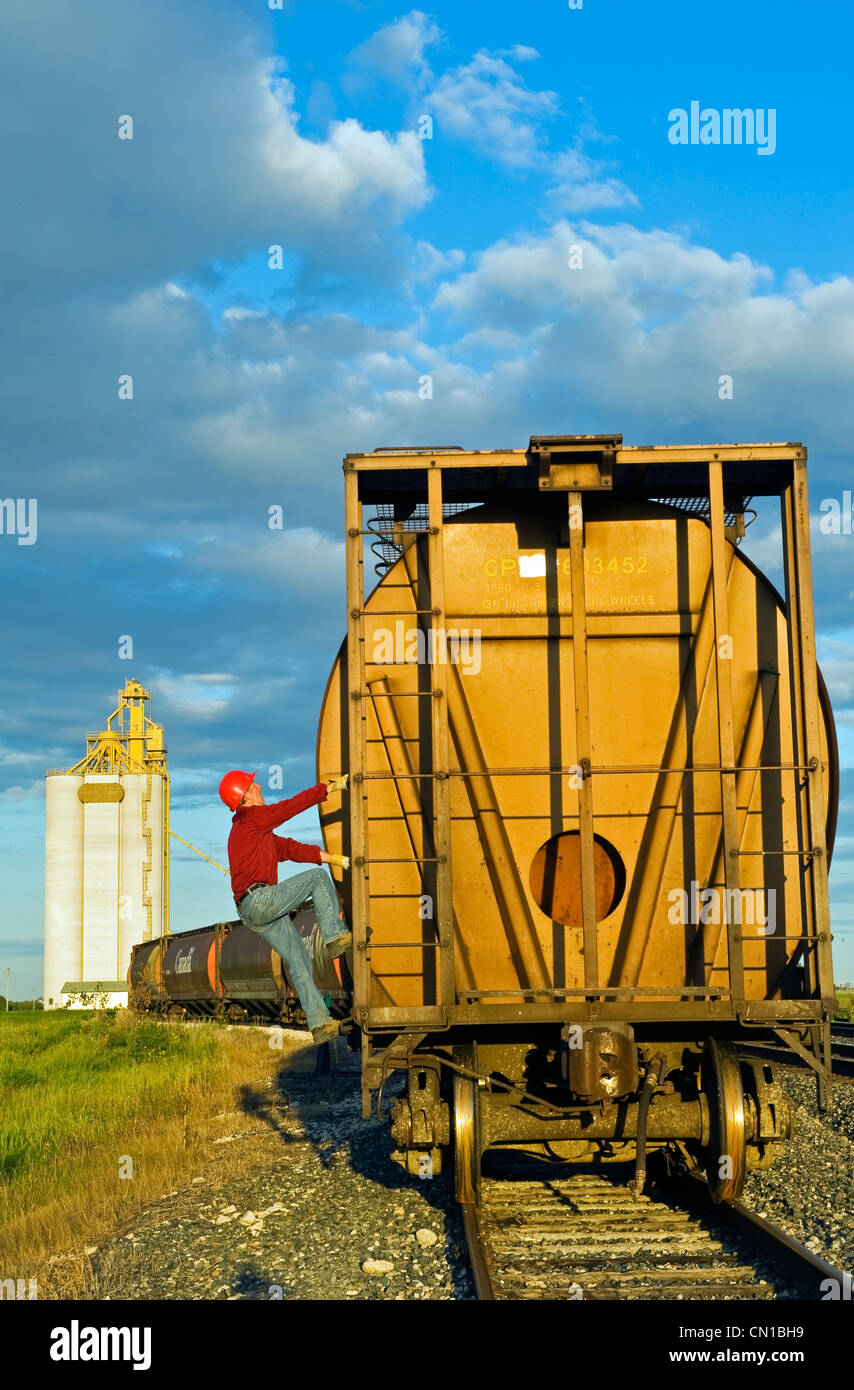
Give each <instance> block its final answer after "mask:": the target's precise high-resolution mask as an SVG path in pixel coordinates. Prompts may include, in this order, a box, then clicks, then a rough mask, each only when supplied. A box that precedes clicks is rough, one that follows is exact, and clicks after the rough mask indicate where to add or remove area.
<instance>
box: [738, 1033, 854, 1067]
mask: <svg viewBox="0 0 854 1390" xmlns="http://www.w3.org/2000/svg"><path fill="white" fill-rule="evenodd" d="M830 1038H831V1066H832V1070H833V1074H834V1076H838V1077H842V1078H843V1079H849V1078H851V1077H854V1024H852V1023H834V1024H833V1025H832V1027H831V1030H830ZM739 1046H740V1048H741V1050H742V1051H743V1052H744V1053H745V1054H746V1055H752V1056H754V1057H766V1058H767V1059H768V1061H769V1062H776V1063H777V1064H778V1065H779V1066H783V1067H790V1068H792V1069H793V1070H795V1071H806V1070H807V1063H806V1062H805V1061H803V1060H802V1059H801V1058H800V1057H799V1056H798V1054H797V1053H796V1052H793V1051H792V1049H791V1048H790V1047H784V1046H783V1045H782V1044H781V1045H780V1046H779V1047H778V1046H776V1045H775V1044H773V1043H749V1042H747V1043H741V1044H739Z"/></svg>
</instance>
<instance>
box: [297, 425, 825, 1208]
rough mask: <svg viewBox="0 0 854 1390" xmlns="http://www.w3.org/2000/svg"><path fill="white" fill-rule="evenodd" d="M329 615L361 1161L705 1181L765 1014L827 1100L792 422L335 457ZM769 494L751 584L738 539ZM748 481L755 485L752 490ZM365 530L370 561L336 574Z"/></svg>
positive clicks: (726, 1180)
mask: <svg viewBox="0 0 854 1390" xmlns="http://www.w3.org/2000/svg"><path fill="white" fill-rule="evenodd" d="M344 475H345V488H346V517H345V526H346V537H345V539H346V575H347V611H348V626H347V636H346V640H345V642H344V644H343V645H342V648H341V650H340V652H339V654H338V657H337V660H336V661H335V664H334V667H333V669H332V672H331V675H330V677H329V681H328V685H327V689H326V694H325V698H324V703H323V709H322V714H321V719H320V727H319V734H318V775H319V777H327V776H331V775H333V774H334V773H335V772H337V771H338V770H340V769H341V768H344V769H346V770H348V771H349V773H350V785H349V790H348V791H347V792H346V793H343V794H341V796H340V797H339V796H335V797H332V798H330V800H329V801H327V802H326V803H324V805H323V806H322V807H321V823H322V827H323V834H324V841H325V844H326V848H327V849H328V850H330V851H333V852H336V851H337V852H343V853H345V854H347V855H349V856H350V868H349V870H348V871H347V872H346V873H344V874H343V875H340V874H339V875H337V877H338V879H339V883H340V888H341V891H342V893H343V898H344V904H345V910H346V913H347V917H348V920H349V921H350V922H351V924H352V928H353V933H354V953H353V955H354V996H353V1018H354V1021H355V1023H356V1024H357V1025H358V1027H359V1030H360V1046H361V1052H362V1087H363V1106H364V1113H365V1115H366V1116H368V1115H369V1114H371V1112H372V1106H373V1102H374V1098H375V1096H376V1099H377V1101H378V1103H379V1102H380V1101H381V1099H382V1096H383V1089H384V1087H385V1084H386V1079H387V1078H388V1077H389V1075H390V1073H392V1072H393V1071H400V1070H402V1071H403V1072H404V1073H405V1085H403V1086H402V1087H399V1088H398V1089H399V1091H400V1093H399V1094H396V1095H395V1096H394V1097H393V1098H392V1101H391V1105H390V1107H389V1113H390V1119H391V1128H392V1133H393V1136H394V1140H395V1143H396V1152H395V1156H396V1157H397V1159H398V1160H399V1161H400V1162H401V1163H402V1164H403V1165H404V1166H405V1167H406V1169H407V1170H408V1171H409V1172H411V1173H413V1174H416V1173H420V1174H423V1173H424V1172H425V1171H430V1170H431V1169H432V1171H433V1172H436V1171H437V1170H438V1168H439V1166H440V1165H441V1163H442V1161H443V1156H444V1157H447V1154H448V1152H449V1150H451V1151H453V1153H454V1155H455V1163H456V1185H457V1194H458V1196H459V1197H460V1199H461V1200H462V1201H473V1200H475V1199H476V1194H477V1191H478V1185H479V1182H480V1172H481V1161H482V1158H483V1156H484V1154H486V1153H487V1152H488V1151H490V1150H492V1149H494V1148H500V1147H502V1146H508V1145H512V1146H521V1147H523V1148H527V1149H530V1150H532V1151H533V1152H535V1153H539V1154H541V1155H543V1156H544V1157H546V1156H547V1157H548V1158H555V1159H561V1160H569V1161H573V1160H577V1161H579V1162H583V1163H591V1162H592V1163H594V1164H598V1163H605V1162H611V1161H620V1160H622V1161H627V1162H630V1163H633V1164H634V1172H635V1176H634V1179H633V1180H634V1182H635V1183H636V1185H639V1186H641V1187H642V1185H643V1182H644V1176H645V1166H646V1156H647V1154H648V1153H650V1152H651V1151H652V1150H656V1149H659V1150H660V1149H666V1150H667V1151H668V1153H669V1155H670V1156H672V1158H673V1159H674V1161H676V1162H677V1163H679V1164H681V1165H683V1166H687V1167H688V1168H689V1169H691V1170H693V1171H694V1172H695V1173H697V1172H701V1173H703V1174H705V1176H706V1178H707V1181H708V1183H709V1186H710V1188H711V1189H712V1193H713V1195H714V1196H715V1197H716V1198H717V1199H718V1200H721V1199H729V1198H733V1197H737V1195H738V1193H739V1192H740V1190H741V1187H742V1184H743V1181H744V1176H745V1172H746V1171H747V1170H748V1169H750V1168H753V1167H757V1166H765V1165H768V1164H769V1163H770V1162H771V1161H772V1160H773V1159H774V1157H775V1155H776V1154H778V1153H779V1152H780V1150H781V1147H782V1146H783V1145H784V1144H785V1142H786V1139H787V1137H788V1136H789V1134H790V1129H791V1116H790V1110H789V1106H788V1103H787V1101H786V1098H785V1095H784V1094H783V1092H782V1090H781V1087H780V1085H779V1084H778V1081H777V1079H776V1077H775V1073H774V1069H773V1066H772V1065H771V1064H769V1063H767V1062H765V1061H760V1060H756V1059H755V1057H751V1056H750V1055H749V1054H748V1052H746V1051H742V1050H740V1049H742V1048H744V1046H745V1045H746V1044H747V1043H755V1042H757V1041H758V1040H762V1039H765V1040H769V1039H770V1040H772V1041H778V1042H782V1043H784V1044H785V1046H786V1047H787V1048H789V1049H792V1050H794V1051H795V1052H797V1053H798V1054H799V1055H800V1056H801V1057H802V1058H804V1059H806V1060H807V1061H808V1062H809V1064H810V1066H811V1067H812V1068H813V1069H814V1071H815V1074H816V1077H817V1081H818V1088H819V1098H820V1104H821V1105H822V1106H827V1105H828V1104H829V1102H830V1088H831V1070H830V1028H829V1024H830V1019H831V1017H832V1015H833V1012H834V998H833V974H832V963H831V936H830V922H829V913H828V887H827V872H828V864H829V860H830V853H831V849H832V841H833V833H834V825H835V817H836V806H837V797H838V792H837V787H838V770H837V756H836V744H835V737H834V729H833V720H832V716H831V711H830V707H829V703H828V698H827V694H826V690H825V687H824V684H823V682H822V679H821V676H820V673H819V671H818V668H817V665H816V656H815V633H814V623H813V600H812V580H811V561H810V545H809V516H808V507H807V490H806V450H805V449H804V448H803V447H802V446H801V445H800V444H791V443H783V444H745V445H741V444H739V445H723V446H698V447H684V446H682V445H678V446H664V447H650V448H646V447H634V446H632V447H627V446H624V444H623V441H622V437H621V436H619V435H608V436H601V435H597V436H560V437H556V436H548V437H543V436H540V437H534V438H532V439H531V440H530V443H529V445H528V447H527V448H522V449H517V450H499V451H467V450H463V449H457V448H421V447H412V448H397V449H389V450H378V451H375V452H374V453H371V454H351V455H348V456H347V457H346V458H345V460H344ZM756 497H763V498H768V497H773V498H776V499H778V505H779V507H780V515H781V520H782V570H783V576H784V593H783V594H782V595H781V594H780V593H778V592H777V590H776V589H775V588H774V586H773V585H772V584H771V583H770V581H769V580H768V578H767V577H766V576H765V575H764V574H763V573H761V572H760V570H759V569H758V568H757V567H756V565H755V564H753V563H751V562H750V560H748V559H747V558H746V556H745V554H744V553H743V551H742V549H741V547H740V541H741V539H742V537H743V535H744V531H745V519H746V517H749V516H750V515H751V509H750V507H749V503H750V500H751V499H752V498H756ZM766 505H767V504H766ZM367 544H370V545H371V548H372V550H373V552H374V555H375V556H377V558H378V566H377V568H378V573H379V574H380V581H379V583H377V584H376V585H375V587H373V589H372V591H371V592H370V594H369V595H367V592H366V588H367V586H366V584H365V579H364V567H365V564H366V562H367V563H369V560H368V559H367V557H366V555H365V549H366V545H367Z"/></svg>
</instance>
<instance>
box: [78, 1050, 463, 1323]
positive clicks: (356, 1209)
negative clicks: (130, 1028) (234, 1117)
mask: <svg viewBox="0 0 854 1390" xmlns="http://www.w3.org/2000/svg"><path fill="white" fill-rule="evenodd" d="M285 1039H286V1055H285V1057H284V1058H283V1064H282V1068H281V1069H280V1071H279V1074H278V1078H277V1083H276V1084H273V1085H270V1087H269V1089H267V1090H266V1092H265V1093H260V1092H259V1091H258V1089H257V1088H253V1087H246V1088H245V1091H246V1094H245V1096H244V1110H246V1109H248V1110H249V1111H250V1113H252V1115H253V1117H255V1118H257V1120H258V1128H259V1131H260V1132H261V1133H260V1136H259V1138H260V1139H262V1140H263V1141H264V1144H265V1147H264V1151H263V1156H260V1154H259V1169H258V1171H257V1172H254V1173H253V1174H252V1175H251V1176H249V1177H246V1176H243V1177H240V1178H237V1179H235V1180H233V1181H231V1182H226V1183H225V1184H224V1185H222V1186H220V1187H218V1188H217V1190H216V1191H215V1192H212V1191H211V1186H212V1184H211V1183H209V1182H208V1180H207V1179H206V1178H205V1177H196V1178H194V1179H193V1181H192V1184H191V1185H190V1186H189V1188H185V1189H184V1190H183V1191H182V1192H176V1193H172V1194H169V1196H168V1197H165V1198H163V1199H162V1200H161V1201H159V1202H156V1203H154V1204H153V1205H151V1206H150V1207H148V1208H147V1209H146V1211H145V1212H144V1213H143V1214H142V1215H141V1216H140V1215H138V1216H137V1217H136V1218H135V1220H134V1222H133V1225H132V1226H130V1227H129V1228H126V1229H125V1230H124V1231H122V1232H118V1233H116V1234H115V1235H113V1236H111V1237H110V1238H109V1239H108V1240H106V1241H104V1242H103V1243H101V1244H100V1245H98V1246H92V1247H88V1248H87V1249H86V1250H85V1251H84V1252H79V1253H76V1254H75V1255H74V1256H71V1257H63V1258H71V1259H73V1260H76V1261H77V1268H79V1262H80V1260H81V1258H82V1259H83V1260H84V1262H85V1276H86V1277H85V1287H86V1292H85V1294H84V1296H85V1297H88V1298H93V1299H107V1298H111V1299H118V1298H128V1299H219V1300H223V1301H225V1300H230V1299H256V1300H261V1299H264V1300H266V1299H324V1300H325V1299H343V1300H358V1299H372V1300H374V1299H390V1300H412V1299H469V1298H473V1297H474V1290H473V1285H472V1281H471V1277H470V1274H469V1267H468V1260H467V1256H466V1251H465V1240H464V1235H463V1230H462V1223H461V1221H460V1217H459V1213H458V1210H457V1207H456V1203H455V1201H454V1193H453V1180H452V1176H451V1174H449V1173H443V1174H441V1175H439V1176H437V1177H435V1178H433V1179H427V1180H423V1181H422V1180H419V1179H417V1178H411V1177H408V1176H407V1175H406V1174H405V1173H404V1172H403V1170H402V1168H400V1167H399V1166H398V1165H397V1164H395V1163H394V1162H392V1160H391V1158H390V1153H391V1149H392V1141H391V1137H390V1134H389V1128H388V1124H387V1122H386V1117H385V1116H384V1119H383V1122H382V1123H378V1122H377V1121H376V1120H375V1119H374V1120H372V1121H364V1120H363V1119H362V1117H361V1095H360V1088H359V1060H358V1058H357V1057H354V1056H353V1055H352V1054H350V1053H348V1052H347V1051H346V1049H345V1048H344V1047H343V1046H342V1045H341V1044H339V1061H338V1069H337V1070H336V1071H334V1072H332V1073H322V1074H315V1073H314V1066H315V1063H316V1061H317V1056H318V1049H317V1048H315V1047H312V1046H311V1045H310V1044H306V1035H305V1034H304V1033H301V1032H299V1033H298V1032H296V1031H295V1030H294V1031H290V1030H286V1031H285ZM386 1093H387V1095H388V1094H389V1087H387V1088H386ZM387 1103H388V1102H387V1101H386V1105H387ZM271 1137H272V1138H273V1141H274V1142H273V1145H272V1149H271V1146H270V1138H271ZM227 1140H228V1136H225V1139H224V1141H220V1142H227ZM234 1142H252V1139H251V1137H250V1138H247V1136H246V1134H245V1133H244V1134H241V1135H239V1136H235V1139H234ZM271 1155H272V1156H271ZM57 1272H58V1271H57Z"/></svg>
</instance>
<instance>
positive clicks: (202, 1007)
mask: <svg viewBox="0 0 854 1390" xmlns="http://www.w3.org/2000/svg"><path fill="white" fill-rule="evenodd" d="M291 918H292V920H293V923H294V926H295V927H296V929H297V931H298V932H299V933H300V935H301V936H302V937H303V939H304V941H305V943H306V946H307V947H308V951H309V955H310V956H311V959H312V962H313V964H314V981H315V984H316V985H317V987H318V989H320V990H321V991H322V992H323V993H325V994H327V995H328V996H329V999H330V1007H331V1010H332V1012H333V1013H334V1014H339V1015H340V1014H345V1013H346V1012H347V1011H348V1008H349V976H348V975H347V973H346V965H343V964H339V963H338V962H329V961H327V960H326V959H325V958H324V956H323V953H322V950H321V942H320V929H319V927H318V925H317V920H316V918H315V915H314V910H313V908H312V907H311V905H310V904H304V905H303V906H302V907H300V908H299V909H297V911H296V912H292V913H291ZM336 966H338V968H337V969H336ZM339 971H340V972H341V973H339ZM128 990H129V992H130V999H131V1001H132V1003H133V1005H134V1006H135V1007H136V1008H137V1009H140V1010H143V1011H146V1012H155V1013H161V1014H165V1015H167V1016H169V1017H173V1018H187V1017H195V1018H211V1017H215V1018H219V1017H223V1016H225V1017H226V1018H228V1019H229V1020H231V1021H234V1022H236V1021H243V1020H245V1019H258V1020H268V1021H270V1022H273V1021H278V1022H287V1023H304V1022H305V1015H304V1014H303V1012H302V1009H301V1007H300V1002H299V996H298V995H297V992H296V990H295V989H294V987H293V984H292V983H291V980H290V977H289V975H288V971H287V967H286V965H285V963H284V961H283V960H282V958H281V956H280V955H279V953H278V951H274V950H273V948H272V947H271V946H270V945H268V943H267V942H266V941H265V940H264V938H263V937H261V936H259V935H258V934H257V932H253V931H252V930H251V929H250V928H249V927H247V926H246V925H245V923H243V922H241V921H236V922H216V923H214V924H213V925H212V926H208V927H199V928H197V929H196V930H193V931H185V932H174V933H173V934H171V935H169V936H160V937H157V938H155V939H154V940H152V941H143V942H142V943H141V944H140V945H138V946H134V948H133V951H132V952H131V961H130V967H129V970H128Z"/></svg>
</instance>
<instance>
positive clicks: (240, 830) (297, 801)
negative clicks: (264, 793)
mask: <svg viewBox="0 0 854 1390" xmlns="http://www.w3.org/2000/svg"><path fill="white" fill-rule="evenodd" d="M326 795H327V793H326V787H325V785H324V784H323V783H322V782H321V783H319V784H318V785H317V786H316V787H309V788H308V790H307V791H304V792H298V793H297V795H296V796H292V797H290V798H289V800H287V801H277V802H276V803H275V804H274V805H273V806H238V808H237V810H236V811H235V813H234V816H233V818H232V822H231V834H230V835H229V837H228V867H229V869H230V870H231V891H232V893H233V894H234V901H235V902H237V900H238V898H241V897H242V896H243V894H244V893H245V892H246V890H247V888H249V887H250V886H251V885H252V884H253V883H278V880H279V870H278V868H277V865H278V863H279V862H280V861H281V860H283V859H293V860H295V861H296V862H297V863H299V864H319V863H320V862H321V860H320V850H319V849H318V848H317V845H302V844H300V842H299V840H289V839H287V838H286V837H285V836H282V835H274V834H273V826H274V825H281V824H282V821H286V820H290V819H291V816H297V815H299V813H300V811H305V810H306V809H307V807H309V806H317V805H318V803H319V802H321V801H325V800H326Z"/></svg>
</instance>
